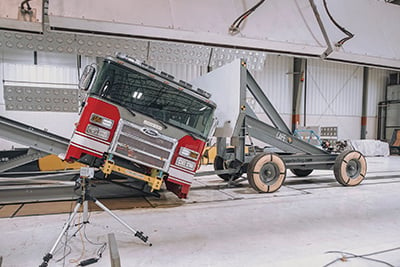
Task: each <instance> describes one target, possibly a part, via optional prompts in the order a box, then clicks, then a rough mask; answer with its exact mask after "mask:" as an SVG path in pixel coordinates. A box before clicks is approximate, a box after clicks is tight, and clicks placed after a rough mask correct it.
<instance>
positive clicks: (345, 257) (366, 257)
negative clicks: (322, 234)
mask: <svg viewBox="0 0 400 267" xmlns="http://www.w3.org/2000/svg"><path fill="white" fill-rule="evenodd" d="M395 250H400V247H396V248H391V249H386V250H381V251H376V252H371V253H367V254H362V255H357V254H353V253H349V252H345V251H327V252H325V253H327V254H329V253H338V254H342V257H340V258H337V259H335V260H333V261H331V262H329V263H327V264H325V265H324V266H323V267H328V266H330V265H332V264H334V263H335V262H338V261H347V260H348V259H354V258H361V259H364V260H369V261H374V262H378V263H381V264H384V265H386V266H390V267H395V266H394V265H392V264H390V263H388V262H386V261H383V260H378V259H373V258H369V256H375V255H378V254H383V253H387V252H392V251H395Z"/></svg>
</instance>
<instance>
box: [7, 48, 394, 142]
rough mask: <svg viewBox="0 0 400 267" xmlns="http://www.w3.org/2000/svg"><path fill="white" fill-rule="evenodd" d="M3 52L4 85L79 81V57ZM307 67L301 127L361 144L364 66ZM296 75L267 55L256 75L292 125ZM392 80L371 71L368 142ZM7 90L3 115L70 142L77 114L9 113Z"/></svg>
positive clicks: (184, 73)
mask: <svg viewBox="0 0 400 267" xmlns="http://www.w3.org/2000/svg"><path fill="white" fill-rule="evenodd" d="M0 53H1V54H0V79H1V80H13V81H31V82H32V81H33V82H55V83H68V84H77V82H78V71H77V67H76V56H75V55H69V54H56V53H44V52H42V53H38V62H37V63H38V65H34V64H33V63H34V62H33V52H32V51H25V50H11V49H6V48H3V49H1V50H0ZM94 61H95V58H93V57H83V62H82V66H83V67H84V66H85V65H86V64H89V63H92V62H94ZM307 62H308V63H307V75H306V77H307V80H306V82H305V85H306V97H305V101H306V105H307V108H306V114H305V115H306V116H305V121H304V114H303V113H302V114H301V115H302V117H301V123H300V125H303V124H304V122H305V124H306V125H307V126H314V125H319V126H338V127H339V138H340V139H359V138H360V123H361V107H362V74H363V72H362V69H363V67H360V66H355V65H348V64H340V63H332V62H325V61H321V60H318V59H308V60H307ZM149 64H151V65H153V66H154V67H156V68H157V69H160V70H163V71H166V72H168V73H170V74H172V75H174V76H175V77H176V78H178V79H183V80H186V81H191V80H193V79H195V78H196V77H198V76H200V75H202V74H204V73H206V71H207V70H206V67H205V66H203V65H189V64H176V63H165V62H164V63H163V62H156V61H153V62H152V61H149ZM292 71H293V57H291V56H281V55H272V54H268V55H267V57H266V59H265V63H264V66H263V68H262V69H257V70H251V73H252V74H253V76H254V78H255V79H256V80H257V82H258V83H259V85H260V86H261V88H262V90H263V91H264V92H265V94H266V95H267V96H268V98H269V99H270V101H271V102H272V104H273V105H274V106H275V108H276V109H277V110H278V111H279V113H280V114H281V116H282V117H283V119H284V121H285V122H286V123H287V125H289V126H290V124H291V112H292V111H291V110H292V90H293V89H292V87H293V81H292V79H293V75H292ZM387 76H388V71H386V70H381V69H373V68H371V69H370V73H369V81H368V122H367V123H368V126H367V130H368V133H367V138H375V137H376V123H377V117H376V116H377V103H378V102H379V101H381V100H383V98H384V92H385V86H386V79H387ZM71 88H76V87H75V86H72V87H71ZM3 91H4V90H3V83H1V84H0V114H1V115H2V116H7V117H10V118H12V119H16V120H19V121H21V122H24V123H28V124H31V125H33V126H35V127H38V128H41V129H48V130H49V131H51V132H54V133H56V134H60V135H62V136H65V137H70V135H71V133H72V131H73V125H74V123H75V121H76V120H77V118H78V115H77V114H76V113H65V112H32V111H30V112H27V111H7V110H6V109H5V100H4V97H3ZM303 99H304V97H303ZM303 104H304V103H302V105H303ZM254 108H255V111H256V113H258V114H259V115H260V114H261V109H260V108H259V107H257V106H255V107H254ZM302 110H303V109H302ZM260 118H261V119H265V120H267V118H266V117H265V116H263V115H260ZM0 141H1V142H0V149H9V148H10V147H11V144H10V143H8V142H6V141H4V140H0Z"/></svg>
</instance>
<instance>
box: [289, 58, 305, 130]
mask: <svg viewBox="0 0 400 267" xmlns="http://www.w3.org/2000/svg"><path fill="white" fill-rule="evenodd" d="M305 63H306V59H304V58H294V60H293V102H292V132H294V131H295V130H296V129H297V127H298V126H299V125H300V104H301V96H302V92H303V82H304V75H305Z"/></svg>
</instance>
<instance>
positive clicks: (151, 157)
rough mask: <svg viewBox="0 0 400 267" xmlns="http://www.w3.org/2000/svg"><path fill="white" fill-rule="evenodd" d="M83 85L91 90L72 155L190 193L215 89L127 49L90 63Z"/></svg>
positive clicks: (211, 122) (146, 186)
mask: <svg viewBox="0 0 400 267" xmlns="http://www.w3.org/2000/svg"><path fill="white" fill-rule="evenodd" d="M79 87H80V89H83V90H88V94H87V97H86V99H85V101H84V103H83V105H82V106H83V108H82V111H81V115H80V119H79V122H78V123H77V126H76V129H75V131H74V133H73V136H72V138H71V141H70V144H69V146H68V150H67V152H66V155H65V160H67V161H74V160H78V161H80V162H83V163H86V164H88V165H89V166H94V167H97V168H99V169H100V170H102V172H103V173H104V174H105V176H108V175H110V174H111V173H119V174H122V175H125V176H129V177H131V178H134V179H137V180H140V181H142V184H143V188H141V189H142V190H143V191H147V190H148V191H150V192H153V191H156V190H158V189H160V187H161V184H162V183H163V182H165V185H166V187H167V189H168V190H170V191H172V192H174V193H175V194H176V195H177V196H178V197H180V198H186V196H187V194H188V192H189V188H190V186H191V183H192V180H193V176H194V173H195V171H196V169H197V168H198V165H199V164H200V158H201V153H202V151H203V149H204V146H205V144H206V141H207V139H208V138H209V137H210V135H211V134H212V131H213V129H214V126H215V119H214V111H215V109H216V105H215V103H213V102H212V101H211V100H210V99H209V98H210V96H211V95H210V94H209V93H207V92H205V91H204V90H202V89H200V88H194V87H193V86H192V85H191V84H189V83H187V82H184V81H182V80H176V79H175V78H174V77H173V76H172V75H170V74H167V73H165V72H162V71H161V72H160V71H157V70H156V69H155V68H154V67H152V66H149V65H147V64H146V63H144V62H140V61H139V60H136V59H134V58H132V57H130V56H128V55H125V54H117V56H116V57H115V58H114V57H108V58H105V59H104V61H103V62H102V65H101V66H99V67H98V68H97V69H96V68H95V67H94V66H87V67H86V68H85V70H84V73H83V75H82V78H81V80H80V83H79Z"/></svg>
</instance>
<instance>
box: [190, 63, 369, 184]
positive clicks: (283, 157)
mask: <svg viewBox="0 0 400 267" xmlns="http://www.w3.org/2000/svg"><path fill="white" fill-rule="evenodd" d="M247 91H249V92H250V93H251V94H252V96H253V97H254V99H255V100H256V102H257V103H258V104H259V106H260V107H261V108H262V110H263V111H264V113H265V114H266V115H267V116H268V118H269V119H270V121H271V123H272V124H273V126H272V125H269V124H267V123H265V122H263V121H261V120H259V119H258V118H257V116H256V115H255V112H254V111H253V110H252V109H251V107H250V105H249V104H248V103H247V101H246V94H247ZM246 138H255V139H258V140H260V141H262V142H265V143H266V144H269V145H271V146H272V147H275V148H277V149H279V150H280V151H281V152H278V153H266V152H256V151H255V149H251V147H250V149H249V148H247V150H251V151H250V152H247V153H246V144H245V142H246ZM216 145H217V156H216V158H215V160H214V169H215V171H214V172H203V173H199V174H197V176H203V175H209V174H211V173H214V174H217V175H219V176H220V177H221V178H223V179H224V180H226V181H229V182H232V181H233V180H236V179H237V178H239V177H241V176H242V174H244V173H247V179H248V181H249V184H250V185H251V186H252V187H253V188H254V189H255V190H257V191H259V192H274V191H276V190H278V189H279V188H280V186H281V185H282V183H283V182H284V180H285V177H286V170H287V169H290V170H291V171H292V172H293V173H294V174H296V175H297V176H307V175H309V174H310V173H311V172H312V171H313V170H314V169H322V170H332V169H333V170H334V174H335V177H336V180H337V181H338V182H339V183H340V184H342V185H350V186H352V185H358V184H359V183H361V181H362V180H363V179H364V177H365V175H366V171H367V165H366V160H365V158H364V156H363V155H362V154H361V153H360V152H358V151H354V150H353V151H345V152H343V153H342V154H333V153H330V152H328V151H325V150H322V149H320V148H318V147H316V146H314V145H311V144H309V143H307V142H305V141H303V140H301V139H299V138H297V137H296V136H294V135H293V133H292V132H291V131H290V129H289V128H288V127H287V125H286V124H285V122H284V121H283V119H282V118H281V116H280V115H279V113H278V112H277V110H276V109H275V108H274V107H273V105H272V104H271V102H270V101H269V99H268V98H267V96H266V95H265V94H264V93H263V91H262V89H261V88H260V86H259V85H258V84H257V82H256V80H255V79H254V78H253V76H252V75H251V74H250V72H249V71H248V70H247V68H246V62H245V61H244V60H241V62H240V112H239V116H238V118H237V121H236V125H235V128H234V131H233V135H232V137H231V145H232V146H233V148H232V147H230V148H227V146H226V137H217V144H216Z"/></svg>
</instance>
